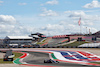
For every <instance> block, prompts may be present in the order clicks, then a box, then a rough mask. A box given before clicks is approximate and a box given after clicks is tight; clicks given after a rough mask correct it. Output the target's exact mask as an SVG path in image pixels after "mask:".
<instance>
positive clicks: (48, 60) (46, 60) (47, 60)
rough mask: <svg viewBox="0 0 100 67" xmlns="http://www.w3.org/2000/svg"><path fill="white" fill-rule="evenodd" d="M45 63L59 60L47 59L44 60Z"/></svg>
mask: <svg viewBox="0 0 100 67" xmlns="http://www.w3.org/2000/svg"><path fill="white" fill-rule="evenodd" d="M44 63H59V62H58V61H54V60H51V59H45V60H44Z"/></svg>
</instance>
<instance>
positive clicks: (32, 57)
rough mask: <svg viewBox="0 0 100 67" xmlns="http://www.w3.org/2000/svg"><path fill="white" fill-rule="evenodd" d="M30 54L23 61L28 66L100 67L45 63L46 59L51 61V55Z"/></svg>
mask: <svg viewBox="0 0 100 67" xmlns="http://www.w3.org/2000/svg"><path fill="white" fill-rule="evenodd" d="M28 53H29V56H28V57H26V58H25V59H24V60H23V61H24V62H26V63H28V64H36V65H46V66H57V67H98V66H87V65H80V64H72V63H64V62H60V63H44V59H49V54H47V53H40V52H28Z"/></svg>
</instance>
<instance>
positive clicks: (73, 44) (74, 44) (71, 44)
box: [63, 41, 89, 47]
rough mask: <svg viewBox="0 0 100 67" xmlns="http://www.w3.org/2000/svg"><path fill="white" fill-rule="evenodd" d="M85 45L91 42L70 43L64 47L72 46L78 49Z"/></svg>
mask: <svg viewBox="0 0 100 67" xmlns="http://www.w3.org/2000/svg"><path fill="white" fill-rule="evenodd" d="M84 43H89V42H84V41H80V42H79V41H76V42H73V43H70V44H66V45H63V46H71V47H77V46H79V45H81V44H84Z"/></svg>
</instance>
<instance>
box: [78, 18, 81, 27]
mask: <svg viewBox="0 0 100 67" xmlns="http://www.w3.org/2000/svg"><path fill="white" fill-rule="evenodd" d="M80 24H81V17H80V19H79V21H78V25H79V26H80Z"/></svg>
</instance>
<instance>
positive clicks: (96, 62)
mask: <svg viewBox="0 0 100 67" xmlns="http://www.w3.org/2000/svg"><path fill="white" fill-rule="evenodd" d="M91 63H95V64H100V62H91Z"/></svg>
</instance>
